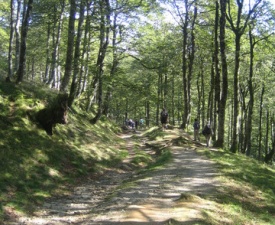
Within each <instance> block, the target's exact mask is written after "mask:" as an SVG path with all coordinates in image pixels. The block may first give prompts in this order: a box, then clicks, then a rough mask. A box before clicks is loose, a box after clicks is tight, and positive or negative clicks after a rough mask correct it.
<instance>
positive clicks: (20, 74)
mask: <svg viewBox="0 0 275 225" xmlns="http://www.w3.org/2000/svg"><path fill="white" fill-rule="evenodd" d="M32 4H33V0H29V1H28V5H27V9H26V14H24V17H23V23H22V29H21V45H20V57H19V68H18V71H17V79H16V83H17V84H19V83H21V82H22V81H23V77H24V74H25V72H26V49H27V43H26V42H27V35H28V28H29V19H30V16H31V12H32Z"/></svg>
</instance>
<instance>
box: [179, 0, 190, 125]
mask: <svg viewBox="0 0 275 225" xmlns="http://www.w3.org/2000/svg"><path fill="white" fill-rule="evenodd" d="M184 4H185V20H184V24H183V27H182V35H183V40H182V81H183V100H184V102H183V105H184V112H183V116H182V125H181V128H182V129H185V128H186V125H187V117H188V112H189V110H188V91H187V87H188V85H187V59H186V49H187V30H188V24H189V23H188V7H187V6H188V0H185V1H184Z"/></svg>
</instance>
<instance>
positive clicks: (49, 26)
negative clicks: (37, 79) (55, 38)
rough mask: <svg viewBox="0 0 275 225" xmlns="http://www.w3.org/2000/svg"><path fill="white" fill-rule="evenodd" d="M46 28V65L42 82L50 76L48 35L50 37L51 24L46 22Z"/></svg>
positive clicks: (45, 81)
mask: <svg viewBox="0 0 275 225" xmlns="http://www.w3.org/2000/svg"><path fill="white" fill-rule="evenodd" d="M47 27H48V29H47V46H46V48H47V49H46V67H45V75H44V77H43V79H42V81H43V82H44V83H47V81H48V80H49V77H50V61H51V58H50V37H51V25H50V23H48V26H47Z"/></svg>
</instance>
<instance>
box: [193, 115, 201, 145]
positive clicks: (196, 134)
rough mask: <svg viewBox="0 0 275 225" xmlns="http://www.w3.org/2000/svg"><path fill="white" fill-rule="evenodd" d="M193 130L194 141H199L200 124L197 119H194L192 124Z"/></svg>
mask: <svg viewBox="0 0 275 225" xmlns="http://www.w3.org/2000/svg"><path fill="white" fill-rule="evenodd" d="M193 128H194V141H200V133H199V132H200V123H199V121H198V119H197V118H196V119H195V121H194V124H193Z"/></svg>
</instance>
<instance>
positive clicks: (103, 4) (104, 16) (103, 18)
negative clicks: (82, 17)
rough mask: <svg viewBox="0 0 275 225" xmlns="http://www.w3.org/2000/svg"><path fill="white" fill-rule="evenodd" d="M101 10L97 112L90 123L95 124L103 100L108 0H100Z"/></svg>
mask: <svg viewBox="0 0 275 225" xmlns="http://www.w3.org/2000/svg"><path fill="white" fill-rule="evenodd" d="M100 6H101V7H100V10H101V23H100V47H99V52H98V58H97V74H96V77H97V79H96V81H97V82H96V90H95V91H96V93H97V96H98V97H97V103H98V107H97V112H96V115H95V117H94V118H93V119H92V120H91V123H92V124H95V123H96V122H97V121H98V120H99V119H100V117H101V115H102V110H103V107H102V106H103V101H102V94H103V93H102V85H103V83H102V76H103V66H104V64H103V63H104V59H105V55H106V51H107V47H108V45H109V34H110V14H111V10H110V3H109V0H101V1H100Z"/></svg>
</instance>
